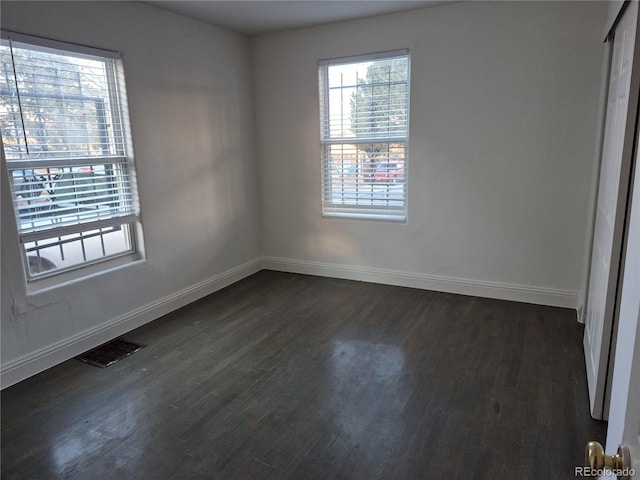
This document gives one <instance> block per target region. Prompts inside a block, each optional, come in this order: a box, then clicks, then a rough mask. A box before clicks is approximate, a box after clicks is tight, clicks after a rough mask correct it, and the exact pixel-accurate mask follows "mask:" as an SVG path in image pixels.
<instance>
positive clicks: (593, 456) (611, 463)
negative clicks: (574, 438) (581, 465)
mask: <svg viewBox="0 0 640 480" xmlns="http://www.w3.org/2000/svg"><path fill="white" fill-rule="evenodd" d="M584 456H585V463H586V464H587V466H588V467H589V468H591V469H592V470H603V469H606V470H622V469H623V468H624V456H625V455H624V451H623V448H622V445H620V447H618V453H616V454H615V455H607V454H605V453H604V448H603V447H602V445H600V444H599V443H598V442H589V443H587V448H586V449H585V451H584Z"/></svg>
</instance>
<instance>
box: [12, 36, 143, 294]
mask: <svg viewBox="0 0 640 480" xmlns="http://www.w3.org/2000/svg"><path fill="white" fill-rule="evenodd" d="M0 40H1V41H2V43H3V45H5V44H6V43H5V42H7V43H9V42H15V43H17V44H21V45H20V48H25V47H26V48H27V49H28V48H29V47H32V51H45V52H46V51H48V50H50V51H51V53H54V54H58V55H62V56H68V57H80V58H81V57H82V56H88V57H93V58H94V59H95V57H98V59H100V60H103V61H104V62H105V67H104V72H103V75H104V79H105V82H106V91H107V92H108V93H107V96H106V97H105V98H107V97H108V101H109V103H110V113H109V114H110V119H111V123H112V125H111V128H112V130H113V131H112V133H111V135H112V136H113V142H115V143H113V144H111V142H109V143H107V145H110V146H111V147H113V148H114V149H115V150H117V153H115V154H114V153H113V152H111V153H109V154H106V155H104V156H99V155H78V156H74V155H70V156H68V157H67V158H64V157H62V158H57V157H56V156H55V154H53V155H51V156H50V157H45V158H44V159H37V160H36V159H35V158H28V157H29V153H28V152H27V153H26V156H25V155H24V154H22V156H19V158H7V156H6V147H5V142H4V139H3V138H0V142H2V165H1V168H2V169H3V175H7V180H8V182H9V192H10V193H9V194H10V196H11V200H12V202H11V203H12V206H11V209H12V212H13V217H14V221H15V224H14V225H15V228H16V230H15V234H16V237H17V240H18V244H19V250H20V253H21V257H22V263H23V267H24V275H25V280H26V282H27V286H29V285H32V286H33V288H36V291H37V290H38V289H39V288H49V287H52V286H55V285H58V284H60V283H66V282H67V281H71V280H74V279H77V278H79V277H83V276H86V275H94V274H98V273H101V272H104V271H108V270H111V269H113V268H120V267H122V266H124V265H127V264H130V263H132V262H135V261H138V260H141V259H142V258H143V242H142V225H141V221H140V209H139V201H138V193H137V181H136V170H135V164H134V150H133V141H132V135H131V129H130V119H129V109H128V99H127V92H126V85H125V78H124V68H123V62H122V57H121V55H120V53H118V52H115V51H111V50H104V49H99V48H94V47H88V46H84V45H77V44H72V43H68V42H61V41H57V40H52V39H47V38H42V37H37V36H32V35H26V34H22V33H17V32H11V31H8V30H4V29H3V30H1V31H0ZM10 48H11V47H10ZM12 62H13V60H12ZM15 88H16V95H17V98H18V102H19V101H20V95H21V94H20V92H19V90H18V88H17V86H16V87H15ZM9 92H11V90H9ZM8 94H9V93H8ZM52 98H53V97H52ZM85 100H87V101H89V100H92V97H87V98H83V99H82V101H85ZM25 108H26V107H25ZM65 108H66V107H65ZM18 114H19V118H20V119H23V118H24V115H26V110H25V109H23V107H22V105H21V104H20V105H19V108H18ZM96 115H98V113H96ZM24 135H25V137H24V140H25V142H26V138H28V137H27V136H26V135H27V133H26V131H25V132H24ZM29 138H30V137H29ZM25 145H26V143H25ZM18 147H19V146H18ZM111 147H109V148H111ZM25 148H27V147H25ZM16 156H18V155H16ZM35 164H37V168H38V170H40V171H46V175H49V176H50V172H51V171H52V170H54V171H59V172H64V169H65V168H67V169H68V172H72V171H74V170H73V169H76V170H77V169H78V168H79V167H80V166H90V167H91V168H92V171H93V168H94V167H99V166H103V167H114V166H116V169H121V170H122V171H121V172H120V171H119V172H118V173H116V174H113V175H115V176H113V177H112V178H113V179H111V180H107V179H106V177H104V178H105V179H100V180H98V181H102V182H107V183H106V185H107V187H103V188H106V189H107V190H108V191H112V190H113V189H119V188H121V185H124V188H125V189H126V190H128V191H130V192H131V193H127V195H126V197H124V198H125V201H126V202H128V205H129V207H125V210H127V211H128V213H126V214H121V215H115V216H113V217H112V218H107V217H105V218H102V219H101V218H99V215H98V216H97V218H96V216H95V215H94V216H93V217H94V218H93V220H87V221H84V220H81V217H82V215H80V214H78V215H77V217H78V219H77V221H76V223H75V224H69V225H65V224H62V225H59V226H56V225H55V219H56V218H58V217H56V216H55V215H49V216H47V217H46V218H50V219H51V220H50V223H51V225H49V226H47V227H43V228H38V227H35V226H33V228H31V229H30V230H29V231H24V230H25V229H24V228H22V226H21V218H20V216H19V215H18V197H19V195H20V193H21V192H17V191H16V189H15V178H16V176H15V175H14V172H17V171H24V170H28V169H32V168H36V167H34V165H35ZM75 177H76V175H74V174H72V175H71V178H72V180H71V183H72V184H73V186H72V187H68V191H69V192H72V193H75V194H76V196H79V195H80V193H78V192H77V187H76V183H75ZM96 178H98V177H96ZM110 178H111V177H110ZM95 181H96V180H95V179H92V182H95ZM112 182H117V183H118V186H116V183H112ZM109 185H111V186H109ZM93 188H94V189H95V188H96V187H95V186H93ZM88 195H89V196H91V195H95V194H93V193H90V194H88ZM109 195H116V194H113V193H112V194H109ZM118 196H119V195H118ZM108 198H109V199H111V200H115V198H116V197H113V196H110V197H108ZM76 201H77V200H76ZM119 201H120V200H119ZM96 208H97V207H96ZM77 210H79V208H78V209H77ZM59 216H62V214H60V215H59ZM90 216H91V215H89V217H90ZM108 229H112V231H118V230H122V236H123V239H124V242H125V247H124V248H123V249H121V250H119V251H117V252H115V253H107V251H106V250H105V248H104V241H103V240H102V238H103V235H106V234H108V233H109V231H108ZM11 230H12V231H13V228H12V229H11ZM21 230H22V231H21ZM95 231H98V232H99V233H91V232H95ZM66 235H77V238H75V239H71V240H69V239H65V240H63V238H62V237H63V236H66ZM92 236H93V237H95V236H100V239H101V241H102V243H103V246H102V255H101V256H98V257H97V258H89V259H88V258H87V255H86V254H85V253H84V241H85V240H86V239H89V238H91V237H92ZM56 238H57V241H53V242H51V245H52V246H58V247H59V248H60V249H61V252H62V245H63V244H66V243H71V242H74V241H75V242H79V243H80V246H81V248H82V250H83V254H82V255H83V260H82V261H79V262H77V263H74V264H71V265H67V266H62V267H59V268H55V269H53V270H49V271H41V272H37V271H36V272H32V271H31V268H30V265H29V263H30V262H29V252H30V251H31V250H34V247H28V245H29V244H30V242H31V243H32V242H34V241H42V240H46V239H56ZM35 248H36V250H39V248H38V247H35ZM44 248H46V247H45V246H42V247H40V249H44ZM37 255H38V258H40V253H39V252H38V253H37ZM43 258H45V257H43Z"/></svg>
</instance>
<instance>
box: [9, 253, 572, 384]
mask: <svg viewBox="0 0 640 480" xmlns="http://www.w3.org/2000/svg"><path fill="white" fill-rule="evenodd" d="M263 268H264V269H266V270H277V271H281V272H291V273H301V274H305V275H317V276H322V277H333V278H342V279H347V280H359V281H363V282H371V283H382V284H387V285H397V286H402V287H411V288H420V289H424V290H435V291H439V292H447V293H457V294H461V295H471V296H477V297H485V298H495V299H499V300H511V301H516V302H525V303H534V304H539V305H549V306H554V307H564V308H572V309H576V307H577V302H578V292H574V291H568V290H555V289H549V288H540V287H531V286H525V285H512V284H505V283H498V282H487V281H478V280H468V279H461V278H453V277H445V276H441V275H427V274H420V273H411V272H401V271H396V270H386V269H379V268H370V267H358V266H349V265H338V264H330V263H322V262H311V261H305V260H292V259H286V258H276V257H262V258H261V259H260V258H259V259H255V260H252V261H249V262H247V263H245V264H243V265H240V266H239V267H236V268H233V269H231V270H228V271H226V272H224V273H222V274H220V275H216V276H215V277H212V278H210V279H208V280H205V281H203V282H200V283H198V284H196V285H192V286H191V287H188V288H185V289H184V290H181V291H179V292H176V293H174V294H172V295H169V296H167V297H164V298H161V299H159V300H157V301H155V302H152V303H149V304H147V305H144V306H142V307H140V308H138V309H136V310H133V311H131V312H129V313H127V314H124V315H121V316H119V317H117V318H114V319H112V320H110V321H108V322H105V323H103V324H101V325H98V326H96V327H94V328H92V329H89V330H86V331H84V332H81V333H78V334H76V335H73V336H72V337H69V338H66V339H64V340H62V341H60V342H57V343H54V344H52V345H49V346H47V347H44V348H41V349H39V350H36V351H34V352H31V353H29V354H27V355H24V356H22V357H20V358H17V359H15V360H12V361H10V362H7V363H6V364H4V365H2V367H1V368H0V385H1V386H2V388H5V387H9V386H11V385H13V384H15V383H18V382H20V381H22V380H24V379H26V378H28V377H30V376H32V375H35V374H37V373H40V372H42V371H44V370H46V369H47V368H50V367H52V366H54V365H57V364H58V363H61V362H64V361H65V360H68V359H70V358H73V357H75V356H77V355H79V354H81V353H83V352H86V351H87V350H89V349H91V348H94V347H96V346H98V345H101V344H103V343H105V342H108V341H109V340H111V339H113V338H116V337H118V336H120V335H123V334H125V333H127V332H129V331H131V330H133V329H134V328H137V327H140V326H142V325H144V324H145V323H148V322H150V321H152V320H155V319H156V318H159V317H161V316H163V315H166V314H167V313H170V312H172V311H174V310H177V309H178V308H181V307H183V306H185V305H188V304H189V303H191V302H194V301H196V300H198V299H200V298H202V297H205V296H207V295H209V294H211V293H213V292H216V291H217V290H220V289H222V288H224V287H226V286H228V285H231V284H232V283H235V282H237V281H239V280H242V279H243V278H245V277H248V276H249V275H253V274H254V273H256V272H259V271H260V270H262V269H263Z"/></svg>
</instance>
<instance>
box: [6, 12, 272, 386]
mask: <svg viewBox="0 0 640 480" xmlns="http://www.w3.org/2000/svg"><path fill="white" fill-rule="evenodd" d="M1 22H2V28H4V29H9V30H13V31H18V32H22V33H27V34H33V35H39V36H43V37H48V38H52V39H56V40H62V41H67V42H73V43H79V44H85V45H90V46H93V47H99V48H105V49H110V50H117V51H120V52H121V53H122V56H123V61H124V68H125V76H126V81H127V88H128V97H129V107H130V116H131V125H132V134H133V141H134V149H135V157H136V158H135V160H136V165H137V173H138V185H139V190H140V201H141V210H142V220H143V225H144V234H145V241H146V255H147V260H146V261H145V262H142V263H140V264H137V265H134V266H129V267H127V268H121V269H118V270H116V271H113V272H110V273H107V274H103V275H98V276H95V277H93V278H89V279H87V280H85V281H83V282H79V283H74V284H69V285H65V286H61V287H59V288H56V289H53V290H51V291H47V292H43V293H39V294H35V295H27V291H26V289H25V284H24V280H23V277H24V275H23V272H22V266H21V263H20V252H19V250H18V247H17V238H16V232H15V228H11V226H12V225H13V224H14V223H13V222H14V221H13V217H12V215H13V214H12V212H11V203H10V200H9V201H7V192H6V188H5V189H4V190H5V191H3V202H2V226H3V229H2V357H1V358H2V381H3V386H7V384H10V383H13V382H14V381H16V380H19V379H21V378H23V377H24V376H25V375H27V374H31V373H35V372H37V371H38V370H41V369H43V368H46V367H48V366H51V365H53V364H55V363H56V362H58V361H60V360H63V359H66V358H69V357H71V356H73V355H76V354H78V353H81V352H82V351H84V350H86V349H88V348H89V347H92V346H95V345H98V344H99V343H101V342H104V341H106V340H109V339H110V338H112V337H113V336H115V335H117V334H121V333H123V332H125V331H127V330H129V329H131V328H133V327H134V326H136V325H138V324H141V323H144V322H146V321H149V320H151V319H153V318H155V317H156V316H158V315H160V314H162V313H165V312H167V311H169V310H171V309H172V308H175V307H177V306H180V305H181V304H184V303H187V302H189V301H192V300H194V299H195V298H197V297H198V296H200V295H203V294H205V293H208V292H210V291H212V290H215V289H216V288H219V287H220V286H222V285H224V284H226V283H229V282H231V281H233V280H235V279H237V278H240V277H241V276H243V275H246V274H248V273H251V272H252V271H255V270H257V269H259V261H258V260H257V259H258V257H259V254H260V251H259V239H258V211H257V210H258V209H257V193H256V192H257V178H256V166H255V156H254V151H253V116H252V115H253V110H252V109H253V107H252V105H253V102H252V96H251V84H250V81H251V76H250V71H251V68H250V63H249V60H250V58H249V45H248V40H247V38H246V37H244V36H242V35H239V34H235V33H232V32H229V31H226V30H223V29H220V28H216V27H213V26H210V25H207V24H205V23H201V22H198V21H195V20H190V19H187V18H185V17H181V16H178V15H174V14H171V13H168V12H165V11H162V10H159V9H157V8H155V7H151V6H147V5H144V4H142V3H138V2H126V3H124V2H111V3H101V2H100V3H95V2H71V3H59V2H41V3H35V2H24V3H23V2H20V3H12V2H5V1H3V2H2V18H1ZM3 170H4V169H3ZM5 177H6V175H5ZM6 185H7V184H6V178H4V179H3V186H5V187H6Z"/></svg>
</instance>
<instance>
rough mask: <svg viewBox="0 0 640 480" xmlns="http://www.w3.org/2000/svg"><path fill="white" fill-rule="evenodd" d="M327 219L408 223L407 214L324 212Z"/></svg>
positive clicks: (323, 214)
mask: <svg viewBox="0 0 640 480" xmlns="http://www.w3.org/2000/svg"><path fill="white" fill-rule="evenodd" d="M322 216H323V217H325V218H345V219H356V220H378V221H382V222H395V223H407V216H406V215H405V214H380V213H352V212H323V213H322Z"/></svg>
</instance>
